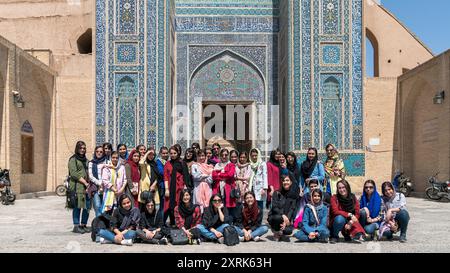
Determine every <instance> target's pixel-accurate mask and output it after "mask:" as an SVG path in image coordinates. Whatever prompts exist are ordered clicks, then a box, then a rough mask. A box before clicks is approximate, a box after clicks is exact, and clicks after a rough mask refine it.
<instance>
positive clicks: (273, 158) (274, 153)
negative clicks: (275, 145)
mask: <svg viewBox="0 0 450 273" xmlns="http://www.w3.org/2000/svg"><path fill="white" fill-rule="evenodd" d="M279 152H280V150H278V149H276V150H273V151H272V152H270V159H269V161H270V162H271V163H272V164H274V165H275V166H277V167H280V162H279V161H278V160H276V158H275V156H276V155H277V153H279Z"/></svg>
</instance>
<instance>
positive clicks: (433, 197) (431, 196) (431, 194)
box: [425, 187, 442, 200]
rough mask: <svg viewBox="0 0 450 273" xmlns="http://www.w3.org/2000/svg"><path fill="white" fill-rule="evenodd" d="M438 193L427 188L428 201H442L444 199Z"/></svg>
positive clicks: (433, 189)
mask: <svg viewBox="0 0 450 273" xmlns="http://www.w3.org/2000/svg"><path fill="white" fill-rule="evenodd" d="M438 193H439V191H438V190H437V189H435V188H432V187H430V188H427V189H426V190H425V194H426V195H427V197H428V199H430V200H441V198H442V197H440V196H439V195H438Z"/></svg>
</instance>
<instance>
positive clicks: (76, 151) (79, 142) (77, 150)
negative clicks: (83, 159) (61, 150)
mask: <svg viewBox="0 0 450 273" xmlns="http://www.w3.org/2000/svg"><path fill="white" fill-rule="evenodd" d="M82 146H85V147H86V143H85V142H84V141H82V140H79V141H77V144H75V152H74V154H76V155H79V156H83V155H81V154H80V149H81V147H82ZM84 156H86V153H85V154H84Z"/></svg>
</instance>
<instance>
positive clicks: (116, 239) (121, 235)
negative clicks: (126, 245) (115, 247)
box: [114, 233, 125, 244]
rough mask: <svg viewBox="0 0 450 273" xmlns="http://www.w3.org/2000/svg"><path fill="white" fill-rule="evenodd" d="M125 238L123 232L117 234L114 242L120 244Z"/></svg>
mask: <svg viewBox="0 0 450 273" xmlns="http://www.w3.org/2000/svg"><path fill="white" fill-rule="evenodd" d="M124 239H125V238H124V237H123V234H122V233H119V234H116V236H114V242H116V243H118V244H120V243H121V242H122V241H123V240H124Z"/></svg>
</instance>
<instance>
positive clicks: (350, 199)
mask: <svg viewBox="0 0 450 273" xmlns="http://www.w3.org/2000/svg"><path fill="white" fill-rule="evenodd" d="M339 183H342V184H344V186H345V188H346V189H347V197H345V196H342V195H340V194H339V190H336V196H337V198H338V201H339V204H340V205H341V207H342V209H343V210H344V211H346V212H350V213H352V214H355V199H356V198H355V195H354V194H353V193H352V190H351V189H350V184H349V183H348V182H347V181H345V180H342V181H339V182H338V184H339Z"/></svg>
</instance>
